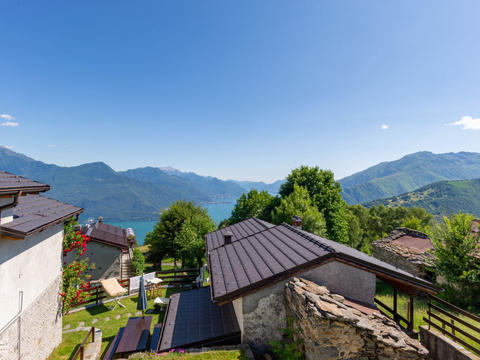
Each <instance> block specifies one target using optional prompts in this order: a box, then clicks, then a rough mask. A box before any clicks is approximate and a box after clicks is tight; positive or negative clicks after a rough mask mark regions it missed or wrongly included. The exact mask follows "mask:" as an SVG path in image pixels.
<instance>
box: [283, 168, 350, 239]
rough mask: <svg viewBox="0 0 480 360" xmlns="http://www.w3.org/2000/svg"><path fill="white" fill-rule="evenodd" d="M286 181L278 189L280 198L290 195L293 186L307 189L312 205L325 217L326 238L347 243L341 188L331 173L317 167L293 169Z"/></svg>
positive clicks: (346, 226)
mask: <svg viewBox="0 0 480 360" xmlns="http://www.w3.org/2000/svg"><path fill="white" fill-rule="evenodd" d="M286 180H287V181H286V182H285V183H283V184H282V186H281V187H280V195H281V197H282V198H284V197H286V196H288V195H289V194H291V193H292V192H293V191H294V185H295V184H297V185H299V186H301V187H303V188H305V189H307V191H308V193H309V194H310V198H311V199H312V202H313V204H315V206H316V207H317V209H318V211H319V212H321V213H323V216H324V217H325V223H326V226H327V236H328V237H329V238H330V239H332V240H335V241H338V242H341V243H348V242H349V239H348V223H347V215H346V211H345V203H344V201H343V199H342V195H341V191H342V188H341V186H340V184H339V183H338V182H336V181H335V179H334V176H333V172H331V171H330V170H321V169H320V168H319V167H318V166H315V167H308V166H301V167H299V168H298V169H294V170H293V171H292V172H291V173H290V174H289V175H288V176H287V179H286Z"/></svg>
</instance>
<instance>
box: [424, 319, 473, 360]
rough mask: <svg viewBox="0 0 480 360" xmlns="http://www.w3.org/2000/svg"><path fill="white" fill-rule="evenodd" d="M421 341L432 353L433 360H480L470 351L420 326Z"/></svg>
mask: <svg viewBox="0 0 480 360" xmlns="http://www.w3.org/2000/svg"><path fill="white" fill-rule="evenodd" d="M420 341H421V342H422V344H423V345H424V346H425V347H426V348H427V349H428V351H429V352H430V359H431V360H478V357H477V356H475V355H474V354H472V353H471V352H470V351H467V350H465V349H464V348H463V347H462V346H460V345H459V344H457V343H456V342H454V341H453V340H450V339H449V338H447V337H446V336H443V335H442V334H440V333H439V332H437V331H435V330H429V329H428V327H426V326H420Z"/></svg>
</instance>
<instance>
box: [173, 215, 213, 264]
mask: <svg viewBox="0 0 480 360" xmlns="http://www.w3.org/2000/svg"><path fill="white" fill-rule="evenodd" d="M175 242H176V243H177V245H178V247H179V252H178V253H179V255H180V258H181V259H182V264H183V265H184V266H185V267H195V266H197V267H200V266H202V265H203V259H204V257H205V251H206V249H205V239H204V238H203V237H202V236H200V235H199V234H198V233H197V231H196V230H195V226H194V225H192V224H191V223H190V222H185V223H184V224H183V226H182V229H181V230H180V232H179V233H178V234H177V236H176V237H175Z"/></svg>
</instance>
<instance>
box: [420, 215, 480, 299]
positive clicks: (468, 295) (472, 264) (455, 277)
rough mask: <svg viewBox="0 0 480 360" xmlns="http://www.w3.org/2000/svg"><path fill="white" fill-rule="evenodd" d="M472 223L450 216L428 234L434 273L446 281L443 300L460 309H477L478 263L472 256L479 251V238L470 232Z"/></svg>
mask: <svg viewBox="0 0 480 360" xmlns="http://www.w3.org/2000/svg"><path fill="white" fill-rule="evenodd" d="M473 219H474V217H473V216H472V215H469V214H463V213H461V212H460V213H458V214H452V215H451V216H450V218H448V217H444V218H443V222H442V223H440V224H438V225H437V226H436V227H434V228H433V230H432V231H431V232H430V234H429V237H430V239H431V240H432V242H433V245H434V247H435V261H434V269H435V272H436V274H437V275H439V276H440V277H442V278H443V279H444V280H445V281H444V282H443V281H442V284H441V285H442V286H443V287H444V288H445V290H446V291H445V293H444V294H443V296H445V297H446V298H447V300H448V301H451V302H454V303H456V304H458V305H460V306H462V305H466V306H474V305H476V306H478V305H480V301H479V298H478V293H479V291H480V266H479V259H478V257H476V256H472V255H474V253H475V251H476V250H477V249H478V235H477V234H475V233H473V232H472V231H471V227H472V220H473ZM437 279H438V278H437Z"/></svg>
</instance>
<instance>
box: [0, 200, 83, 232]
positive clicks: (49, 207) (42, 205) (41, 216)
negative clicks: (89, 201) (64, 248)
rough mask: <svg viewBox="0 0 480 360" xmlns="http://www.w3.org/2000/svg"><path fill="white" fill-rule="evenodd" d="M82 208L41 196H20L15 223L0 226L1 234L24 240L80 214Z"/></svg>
mask: <svg viewBox="0 0 480 360" xmlns="http://www.w3.org/2000/svg"><path fill="white" fill-rule="evenodd" d="M82 211H83V209H82V208H79V207H76V206H73V205H69V204H65V203H63V202H60V201H57V200H53V199H49V198H47V197H45V196H40V195H25V196H20V197H19V199H18V204H17V205H16V206H15V207H14V208H13V221H11V222H8V223H6V224H2V225H0V233H1V234H4V235H7V236H11V237H17V238H24V237H25V236H28V235H31V234H33V233H35V232H37V231H40V230H42V229H44V228H45V227H47V226H50V225H54V224H56V223H58V222H60V221H63V220H65V219H68V218H70V217H72V216H74V215H77V214H80V213H81V212H82Z"/></svg>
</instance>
